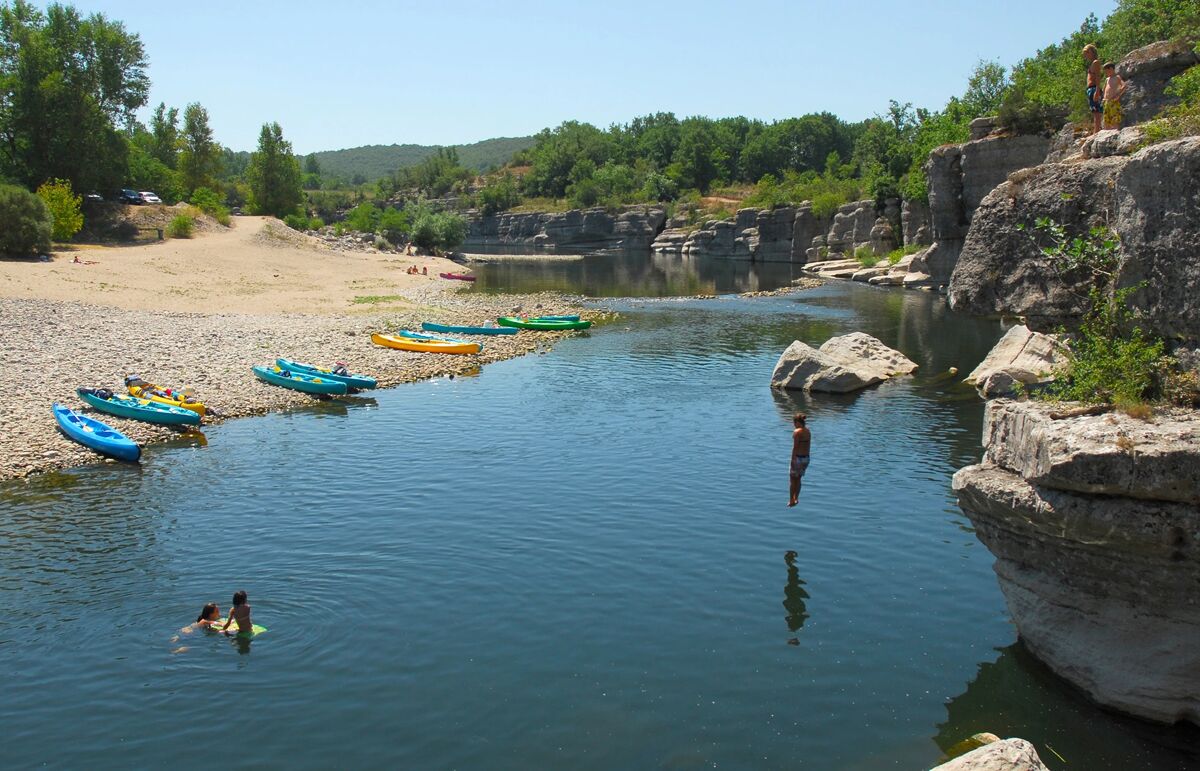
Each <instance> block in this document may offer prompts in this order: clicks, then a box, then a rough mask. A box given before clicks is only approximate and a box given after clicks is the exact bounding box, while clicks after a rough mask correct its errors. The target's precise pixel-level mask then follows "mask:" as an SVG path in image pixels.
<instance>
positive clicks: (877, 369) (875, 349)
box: [771, 332, 917, 393]
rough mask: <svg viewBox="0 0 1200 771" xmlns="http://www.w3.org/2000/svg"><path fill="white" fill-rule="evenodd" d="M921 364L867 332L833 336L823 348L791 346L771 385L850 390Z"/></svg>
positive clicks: (780, 360) (906, 371) (878, 381)
mask: <svg viewBox="0 0 1200 771" xmlns="http://www.w3.org/2000/svg"><path fill="white" fill-rule="evenodd" d="M916 368H917V364H916V363H915V362H913V361H912V360H910V359H909V358H908V357H907V356H905V355H904V354H902V353H900V352H899V351H897V350H894V349H892V348H888V347H887V346H886V345H884V344H883V343H882V342H880V341H879V340H878V339H876V338H874V337H872V336H871V335H868V334H866V333H864V332H853V333H851V334H848V335H842V336H841V337H831V338H829V339H828V340H826V341H825V343H824V344H823V345H822V346H821V347H820V348H813V347H812V346H810V345H808V344H806V343H802V342H800V341H799V340H797V341H795V342H794V343H792V344H791V345H789V346H788V348H787V350H786V351H784V352H783V355H782V356H780V357H779V361H778V362H777V363H776V364H775V371H774V372H772V373H771V386H772V387H774V388H788V389H794V390H805V391H825V392H827V393H847V392H849V391H857V390H859V389H862V388H866V387H867V386H872V385H875V384H876V383H881V382H883V381H884V380H887V379H888V378H891V377H892V376H894V375H907V374H910V373H911V372H913V370H915V369H916Z"/></svg>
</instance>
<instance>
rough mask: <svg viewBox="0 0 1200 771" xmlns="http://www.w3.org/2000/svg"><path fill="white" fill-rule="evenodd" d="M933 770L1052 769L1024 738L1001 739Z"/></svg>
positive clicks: (997, 770)
mask: <svg viewBox="0 0 1200 771" xmlns="http://www.w3.org/2000/svg"><path fill="white" fill-rule="evenodd" d="M932 771H1050V770H1049V768H1047V767H1046V764H1045V763H1043V762H1042V759H1041V758H1040V757H1039V756H1038V754H1037V750H1036V749H1034V746H1033V745H1032V744H1030V743H1029V742H1027V741H1025V740H1024V739H1001V740H999V741H995V742H992V743H991V744H986V745H984V746H982V747H980V748H979V749H976V750H971V751H970V752H968V753H967V754H965V755H960V756H959V757H957V758H955V759H953V760H950V761H947V762H945V763H943V764H942V765H940V766H937V767H935V768H934V769H932Z"/></svg>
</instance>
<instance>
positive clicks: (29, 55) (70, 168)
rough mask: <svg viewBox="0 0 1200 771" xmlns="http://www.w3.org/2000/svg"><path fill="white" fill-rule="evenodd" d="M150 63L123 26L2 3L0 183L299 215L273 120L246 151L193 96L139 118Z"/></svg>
mask: <svg viewBox="0 0 1200 771" xmlns="http://www.w3.org/2000/svg"><path fill="white" fill-rule="evenodd" d="M147 68H148V64H147V61H146V53H145V48H144V46H143V45H142V42H141V39H140V38H139V37H138V35H137V34H135V33H132V32H130V31H128V30H127V29H126V28H125V26H124V25H123V24H122V23H121V22H119V21H115V20H112V19H109V18H107V17H106V16H104V15H103V14H99V13H94V14H90V15H86V16H85V15H83V14H81V13H80V12H79V11H78V10H76V9H75V8H74V7H72V6H70V5H63V4H59V3H52V4H50V5H49V6H47V8H46V9H45V10H44V11H43V10H41V9H39V8H38V7H36V6H34V5H33V4H32V3H30V2H27V0H14V1H13V2H0V182H4V183H8V184H10V185H11V184H15V185H17V186H19V187H22V188H24V189H25V190H26V191H28V190H33V189H36V188H39V187H41V186H43V185H45V184H48V183H49V184H54V185H58V186H60V187H61V186H65V187H66V189H67V190H68V191H70V192H71V193H73V194H74V195H76V196H78V194H80V193H98V194H101V195H103V196H106V197H109V196H113V195H115V193H116V191H118V190H120V189H121V188H125V187H132V188H135V189H138V190H154V191H156V192H157V193H159V195H160V197H162V198H163V199H164V200H165V201H166V202H168V203H174V202H176V201H180V200H188V201H192V202H193V203H195V202H196V201H194V200H193V199H194V198H199V199H200V200H201V201H203V202H205V203H206V204H208V206H207V208H206V210H207V209H208V208H211V209H213V210H214V211H218V210H219V209H220V208H224V207H227V206H239V207H246V208H249V209H250V210H252V211H255V212H259V213H263V214H273V215H277V216H282V215H284V214H288V213H291V212H294V211H297V210H298V208H299V206H300V204H301V202H302V200H303V197H302V193H301V189H300V188H301V172H300V168H299V163H298V161H297V159H296V158H295V156H294V155H293V153H292V148H291V144H290V143H289V142H287V140H285V139H284V138H283V132H282V129H281V128H280V127H279V124H278V123H266V124H264V125H263V127H262V131H261V133H260V135H259V143H258V149H257V151H256V152H255V153H253V154H251V155H250V156H248V157H245V156H242V157H239V154H237V153H233V152H232V151H231V150H229V149H228V148H224V147H222V146H221V145H219V144H218V143H217V142H216V140H215V138H214V136H213V131H212V128H211V126H210V125H209V115H208V111H207V110H206V109H205V108H204V107H203V106H202V105H200V104H198V103H192V104H188V105H186V106H185V107H184V108H183V112H182V115H181V114H180V111H179V109H177V108H168V107H167V106H166V105H165V104H160V105H159V106H158V107H157V108H156V109H155V110H154V111H153V113H152V115H151V117H150V120H149V123H148V125H147V124H143V123H142V122H141V121H139V120H138V119H137V117H136V112H137V110H139V109H140V108H142V107H144V106H145V105H146V102H147V99H148V95H149V89H150V79H149V76H148V74H147ZM15 196H18V194H17V193H13V192H12V191H9V192H8V193H7V194H6V198H5V200H10V199H11V200H16V198H15ZM31 205H32V204H31ZM34 208H35V209H36V206H34ZM226 214H227V213H226Z"/></svg>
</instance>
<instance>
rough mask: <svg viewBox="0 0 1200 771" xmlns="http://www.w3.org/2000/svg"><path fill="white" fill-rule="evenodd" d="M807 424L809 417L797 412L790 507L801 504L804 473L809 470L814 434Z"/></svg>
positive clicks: (794, 419)
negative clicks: (801, 485) (810, 450)
mask: <svg viewBox="0 0 1200 771" xmlns="http://www.w3.org/2000/svg"><path fill="white" fill-rule="evenodd" d="M807 422H808V416H807V415H805V414H804V413H803V412H797V413H796V414H795V415H793V416H792V424H793V425H794V426H795V427H796V428H795V430H794V431H792V462H791V464H790V468H789V470H788V473H789V476H790V477H791V481H792V484H791V490H790V492H791V497H790V498H789V499H788V506H795V505H796V504H797V503H799V502H800V483H801V481H802V480H803V479H804V472H805V471H807V470H808V460H809V458H808V453H809V448H810V446H811V444H812V434H810V433H809V431H808V426H806V425H805V424H806V423H807Z"/></svg>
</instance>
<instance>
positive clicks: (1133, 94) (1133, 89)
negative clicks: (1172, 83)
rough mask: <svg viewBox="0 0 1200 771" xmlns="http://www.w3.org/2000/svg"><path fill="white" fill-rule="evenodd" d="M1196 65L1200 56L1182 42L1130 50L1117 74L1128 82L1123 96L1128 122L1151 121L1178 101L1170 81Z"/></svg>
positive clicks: (1124, 112)
mask: <svg viewBox="0 0 1200 771" xmlns="http://www.w3.org/2000/svg"><path fill="white" fill-rule="evenodd" d="M1196 64H1200V55H1197V54H1196V52H1195V50H1194V49H1193V47H1192V46H1191V45H1189V44H1187V43H1184V42H1181V41H1172V42H1168V41H1162V42H1159V43H1151V44H1150V45H1148V46H1143V47H1142V48H1139V49H1137V50H1135V51H1130V52H1129V53H1128V54H1127V55H1126V56H1125V58H1123V59H1122V60H1121V61H1120V62H1119V63H1118V64H1117V74H1118V75H1120V76H1121V78H1122V80H1124V81H1125V82H1126V88H1125V96H1124V97H1122V98H1121V109H1122V112H1123V114H1124V119H1125V125H1127V126H1128V125H1130V124H1133V123H1140V122H1142V121H1146V120H1150V119H1151V118H1153V117H1154V116H1156V115H1157V114H1158V113H1159V112H1160V111H1161V110H1162V109H1163V108H1164V107H1167V106H1168V105H1171V104H1174V103H1175V102H1176V101H1178V100H1177V99H1175V97H1172V96H1169V95H1168V94H1167V93H1166V87H1167V81H1169V80H1170V79H1171V78H1173V77H1175V76H1176V75H1178V74H1179V73H1181V72H1183V71H1184V70H1186V69H1187V68H1189V67H1192V66H1194V65H1196Z"/></svg>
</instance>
